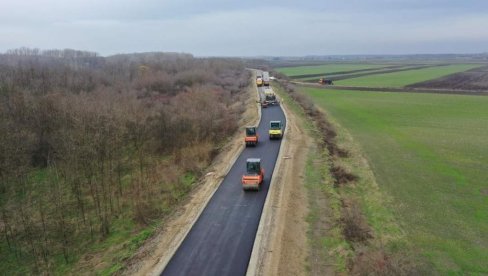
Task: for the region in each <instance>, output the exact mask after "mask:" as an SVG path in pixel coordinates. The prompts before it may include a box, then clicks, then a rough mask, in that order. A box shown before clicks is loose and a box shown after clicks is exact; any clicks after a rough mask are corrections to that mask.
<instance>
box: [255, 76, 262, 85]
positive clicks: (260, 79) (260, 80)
mask: <svg viewBox="0 0 488 276" xmlns="http://www.w3.org/2000/svg"><path fill="white" fill-rule="evenodd" d="M256 85H257V86H258V87H261V86H263V79H262V78H257V79H256Z"/></svg>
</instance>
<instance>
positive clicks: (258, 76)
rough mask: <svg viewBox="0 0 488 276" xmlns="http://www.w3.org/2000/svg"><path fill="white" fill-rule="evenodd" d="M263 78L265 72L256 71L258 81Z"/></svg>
mask: <svg viewBox="0 0 488 276" xmlns="http://www.w3.org/2000/svg"><path fill="white" fill-rule="evenodd" d="M258 78H261V79H262V78H263V71H256V79H258Z"/></svg>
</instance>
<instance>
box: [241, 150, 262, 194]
mask: <svg viewBox="0 0 488 276" xmlns="http://www.w3.org/2000/svg"><path fill="white" fill-rule="evenodd" d="M263 180H264V169H263V168H262V167H261V159H260V158H248V159H247V160H246V174H244V175H243V176H242V189H244V190H245V191H247V190H256V191H258V190H259V188H260V187H261V185H262V184H263Z"/></svg>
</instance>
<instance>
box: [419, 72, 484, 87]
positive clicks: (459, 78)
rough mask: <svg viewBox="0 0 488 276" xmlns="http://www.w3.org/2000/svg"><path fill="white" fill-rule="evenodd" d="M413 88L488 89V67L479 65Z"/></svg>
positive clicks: (421, 83)
mask: <svg viewBox="0 0 488 276" xmlns="http://www.w3.org/2000/svg"><path fill="white" fill-rule="evenodd" d="M410 87H413V88H445V87H451V88H453V89H470V90H488V67H487V66H483V67H477V68H474V69H471V70H468V71H464V72H459V73H456V74H452V75H449V76H445V77H442V78H439V79H435V80H428V81H425V82H420V83H416V84H413V85H410Z"/></svg>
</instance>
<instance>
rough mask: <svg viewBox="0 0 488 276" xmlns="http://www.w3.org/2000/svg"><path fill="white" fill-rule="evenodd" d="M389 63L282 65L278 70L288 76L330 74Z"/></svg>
mask: <svg viewBox="0 0 488 276" xmlns="http://www.w3.org/2000/svg"><path fill="white" fill-rule="evenodd" d="M385 66H387V65H381V64H324V65H314V66H297V67H281V68H276V71H278V72H280V73H283V74H285V75H287V76H290V77H292V76H298V75H308V74H329V73H334V72H344V71H353V70H362V69H375V68H383V67H385Z"/></svg>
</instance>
